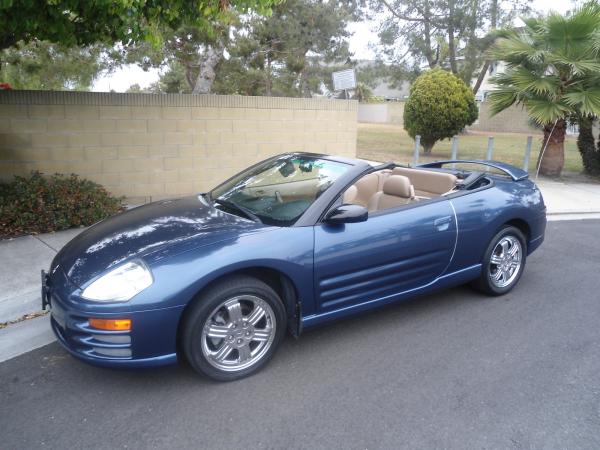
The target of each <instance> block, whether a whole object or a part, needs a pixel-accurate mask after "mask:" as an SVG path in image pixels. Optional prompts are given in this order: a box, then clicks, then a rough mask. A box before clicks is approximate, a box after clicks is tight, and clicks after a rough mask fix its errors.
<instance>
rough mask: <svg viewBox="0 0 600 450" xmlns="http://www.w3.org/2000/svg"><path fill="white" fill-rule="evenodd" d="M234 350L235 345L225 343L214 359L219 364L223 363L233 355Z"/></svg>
mask: <svg viewBox="0 0 600 450" xmlns="http://www.w3.org/2000/svg"><path fill="white" fill-rule="evenodd" d="M233 348H234V347H233V345H231V344H230V343H229V342H225V343H224V344H223V345H222V346H221V348H220V349H219V350H217V351H216V352H215V353H213V358H214V359H215V360H217V361H219V362H223V361H225V360H226V359H227V357H228V356H229V355H230V354H231V352H232V351H233Z"/></svg>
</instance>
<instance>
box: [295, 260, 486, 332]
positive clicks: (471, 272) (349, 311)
mask: <svg viewBox="0 0 600 450" xmlns="http://www.w3.org/2000/svg"><path fill="white" fill-rule="evenodd" d="M480 274H481V264H475V265H473V266H469V267H466V268H464V269H461V270H457V271H456V272H452V273H449V274H446V275H443V276H441V277H438V278H436V279H435V280H433V281H432V282H431V283H429V284H426V285H424V286H421V287H418V288H415V289H411V290H408V291H404V292H402V293H400V294H392V295H388V296H385V297H381V298H377V299H374V300H369V301H366V302H363V303H358V304H356V305H350V306H346V307H344V308H340V309H336V310H334V311H327V312H324V313H321V314H312V315H310V316H306V317H303V318H302V325H303V327H306V328H309V327H312V326H315V325H319V324H322V323H326V322H329V321H330V320H335V319H340V318H342V317H347V316H351V315H354V314H358V313H360V312H363V311H368V310H371V309H374V308H377V307H380V306H384V305H388V304H390V303H395V302H399V301H402V300H409V299H411V298H413V297H415V296H417V295H423V294H427V293H429V292H433V291H437V290H440V289H445V288H449V287H453V286H458V285H461V284H464V283H467V282H469V281H472V280H474V279H475V278H477V277H478V276H479V275H480Z"/></svg>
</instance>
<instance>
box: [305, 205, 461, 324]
mask: <svg viewBox="0 0 600 450" xmlns="http://www.w3.org/2000/svg"><path fill="white" fill-rule="evenodd" d="M456 230H457V226H456V218H455V214H454V210H453V209H452V205H451V204H450V202H449V201H448V200H447V199H444V198H441V199H438V200H436V201H428V202H423V203H422V204H415V205H414V206H408V207H406V206H405V207H401V208H395V209H390V210H385V211H380V212H377V213H374V214H371V215H370V216H369V218H368V219H367V220H366V221H365V222H359V223H349V224H343V225H328V224H325V223H324V224H318V225H316V226H315V250H314V280H315V287H314V289H315V299H316V303H317V309H318V312H317V314H319V313H323V312H329V311H335V310H337V309H342V308H347V307H351V306H352V305H356V304H360V303H365V302H373V303H374V304H376V303H377V300H384V299H389V298H390V297H393V296H395V295H398V294H401V293H403V292H406V291H410V290H412V289H416V288H418V287H421V286H424V285H426V284H428V283H431V282H432V281H434V280H435V279H436V278H437V277H439V276H440V275H441V274H442V273H443V272H444V271H445V270H446V268H447V267H448V265H449V263H450V260H451V258H452V254H453V252H454V247H455V244H456V236H457V233H456Z"/></svg>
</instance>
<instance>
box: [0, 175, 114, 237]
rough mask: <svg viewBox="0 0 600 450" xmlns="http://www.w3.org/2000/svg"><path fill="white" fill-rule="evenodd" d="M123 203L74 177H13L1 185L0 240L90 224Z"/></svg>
mask: <svg viewBox="0 0 600 450" xmlns="http://www.w3.org/2000/svg"><path fill="white" fill-rule="evenodd" d="M122 200H123V199H122V198H116V197H113V196H112V195H111V194H109V193H108V192H107V191H106V189H104V188H103V187H102V186H100V185H99V184H96V183H94V182H92V181H89V180H85V179H81V178H79V177H78V176H77V175H75V174H71V175H68V176H67V175H61V174H55V175H52V176H51V177H44V176H42V174H41V173H40V172H37V171H36V172H31V175H30V176H28V177H20V176H15V179H14V181H12V182H10V183H7V184H0V238H6V237H10V236H19V235H22V234H36V233H48V232H51V231H58V230H65V229H67V228H72V227H81V226H88V225H92V224H93V223H95V222H97V221H99V220H102V219H104V218H106V217H108V216H110V215H112V214H116V213H118V212H119V211H122V210H123V205H122Z"/></svg>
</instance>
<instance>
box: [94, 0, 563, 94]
mask: <svg viewBox="0 0 600 450" xmlns="http://www.w3.org/2000/svg"><path fill="white" fill-rule="evenodd" d="M572 6H573V4H572V2H570V1H568V0H534V1H533V3H532V7H533V9H534V10H537V11H540V12H549V11H556V12H559V13H564V12H566V11H567V10H568V9H569V8H571V7H572ZM375 26H376V24H374V23H372V22H360V23H352V24H350V25H349V26H348V28H349V30H350V31H351V32H352V33H353V35H352V37H351V38H350V51H351V52H352V53H354V57H355V58H356V59H374V58H375V54H374V52H373V51H372V50H371V49H370V48H369V44H374V45H376V44H377V42H378V40H377V33H376V32H375V31H374V28H375ZM159 74H160V72H159V70H158V69H151V70H149V71H147V72H145V71H143V70H142V69H141V68H140V67H138V66H135V65H128V66H124V67H122V68H120V69H118V70H116V71H115V72H113V73H112V74H110V75H108V76H104V77H102V78H100V79H98V80H97V81H96V82H95V83H94V87H93V89H92V90H93V91H96V92H108V91H110V90H111V89H112V90H114V91H116V92H124V91H126V90H127V89H128V88H129V86H131V85H132V84H136V83H137V84H139V85H140V86H141V87H142V88H146V87H148V86H149V85H150V84H152V83H153V82H155V81H157V80H158V77H159Z"/></svg>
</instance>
